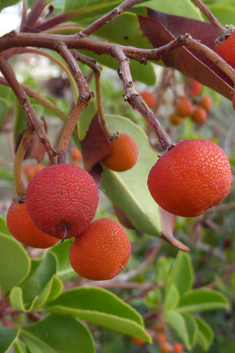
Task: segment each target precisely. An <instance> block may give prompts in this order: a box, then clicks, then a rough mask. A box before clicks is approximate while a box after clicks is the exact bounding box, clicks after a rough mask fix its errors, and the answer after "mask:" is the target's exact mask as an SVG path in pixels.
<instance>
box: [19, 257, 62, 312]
mask: <svg viewBox="0 0 235 353" xmlns="http://www.w3.org/2000/svg"><path fill="white" fill-rule="evenodd" d="M56 265H57V263H56V257H55V255H53V254H52V253H50V252H48V253H46V255H45V256H44V258H43V259H42V261H41V262H40V264H39V266H38V267H37V268H36V270H35V271H34V272H33V273H32V275H31V276H30V277H29V278H28V279H27V280H26V281H25V282H24V283H23V284H22V286H21V288H22V290H23V302H24V304H26V309H29V308H30V307H31V305H32V303H33V301H35V300H36V297H37V296H38V295H40V294H41V292H42V291H43V290H44V287H45V286H46V285H48V282H49V281H50V279H51V278H52V276H53V275H54V274H55V273H56Z"/></svg>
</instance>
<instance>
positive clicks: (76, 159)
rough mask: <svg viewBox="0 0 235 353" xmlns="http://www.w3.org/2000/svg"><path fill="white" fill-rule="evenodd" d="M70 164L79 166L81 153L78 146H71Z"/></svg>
mask: <svg viewBox="0 0 235 353" xmlns="http://www.w3.org/2000/svg"><path fill="white" fill-rule="evenodd" d="M70 157H71V164H72V165H74V166H75V167H81V164H80V161H81V159H82V154H81V152H80V151H79V149H78V148H73V149H72V150H71V151H70Z"/></svg>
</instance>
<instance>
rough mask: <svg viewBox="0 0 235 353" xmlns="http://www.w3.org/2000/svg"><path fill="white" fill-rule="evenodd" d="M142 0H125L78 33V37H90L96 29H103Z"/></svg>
mask: <svg viewBox="0 0 235 353" xmlns="http://www.w3.org/2000/svg"><path fill="white" fill-rule="evenodd" d="M143 1H144V0H126V1H124V2H123V3H121V4H120V5H119V6H117V7H115V8H114V9H113V10H111V11H110V12H108V13H106V14H105V15H104V16H102V17H101V18H99V19H98V20H96V21H95V22H93V23H92V24H90V25H89V26H88V27H86V28H85V29H84V30H83V31H81V32H79V33H78V35H79V36H90V35H91V34H92V33H94V32H95V31H97V29H99V28H101V27H103V26H104V25H106V24H107V23H109V22H111V21H113V20H114V19H115V18H116V17H118V16H121V15H122V14H123V13H124V12H125V11H127V10H129V9H130V8H131V7H133V6H134V5H136V4H139V3H140V2H143Z"/></svg>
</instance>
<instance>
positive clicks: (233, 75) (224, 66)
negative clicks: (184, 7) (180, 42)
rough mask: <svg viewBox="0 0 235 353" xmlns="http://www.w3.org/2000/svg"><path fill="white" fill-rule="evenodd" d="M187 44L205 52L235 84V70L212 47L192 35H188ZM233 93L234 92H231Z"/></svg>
mask: <svg viewBox="0 0 235 353" xmlns="http://www.w3.org/2000/svg"><path fill="white" fill-rule="evenodd" d="M187 46H188V47H190V48H193V49H196V50H198V51H199V52H200V53H202V54H204V55H205V56H206V57H207V58H208V59H210V60H211V61H212V62H213V63H214V64H215V65H216V66H218V67H219V68H220V69H221V70H222V71H223V72H224V73H225V74H226V75H228V77H230V79H231V80H232V81H233V83H234V85H235V70H234V69H233V68H232V66H230V65H229V64H228V63H227V62H226V61H225V60H224V59H222V58H221V56H219V55H218V54H217V53H216V52H215V51H214V50H212V49H210V48H209V47H207V46H206V45H204V44H202V43H200V42H198V41H197V40H195V39H193V38H192V37H191V36H190V35H189V36H188V41H187ZM231 93H233V92H231Z"/></svg>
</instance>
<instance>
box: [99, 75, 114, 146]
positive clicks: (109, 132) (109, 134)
mask: <svg viewBox="0 0 235 353" xmlns="http://www.w3.org/2000/svg"><path fill="white" fill-rule="evenodd" d="M95 87H96V101H97V108H98V113H99V118H100V122H101V125H102V127H103V129H104V132H105V134H106V135H107V137H108V139H109V141H112V140H113V139H115V137H116V134H115V133H114V132H113V131H112V130H111V129H110V128H109V126H108V123H107V121H106V119H105V115H104V109H103V104H102V92H101V84H100V73H99V72H95Z"/></svg>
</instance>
